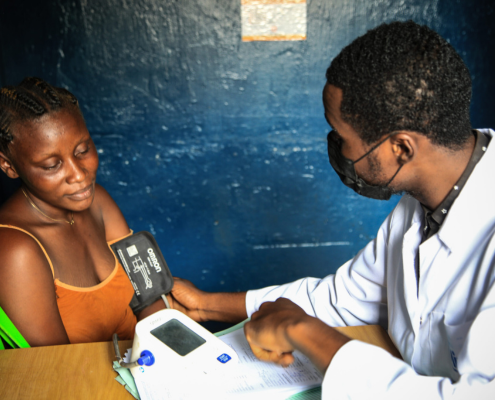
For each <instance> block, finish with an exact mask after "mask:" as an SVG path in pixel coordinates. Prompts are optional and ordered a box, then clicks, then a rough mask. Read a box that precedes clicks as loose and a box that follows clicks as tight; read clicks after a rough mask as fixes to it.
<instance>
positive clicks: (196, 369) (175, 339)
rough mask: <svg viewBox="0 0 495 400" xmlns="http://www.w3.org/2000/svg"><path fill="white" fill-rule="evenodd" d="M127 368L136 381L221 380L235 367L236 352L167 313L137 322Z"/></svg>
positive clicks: (194, 324)
mask: <svg viewBox="0 0 495 400" xmlns="http://www.w3.org/2000/svg"><path fill="white" fill-rule="evenodd" d="M136 361H137V365H136V364H134V366H133V367H131V368H130V370H131V373H132V375H133V376H134V378H135V379H136V380H137V379H141V380H142V379H145V380H149V379H158V380H164V379H167V380H168V379H170V380H173V379H175V378H174V377H179V376H181V375H182V376H183V375H184V374H186V375H188V376H191V377H192V376H200V377H202V378H204V377H205V375H210V376H211V377H214V376H219V375H220V376H225V373H229V372H230V371H231V370H233V369H234V368H233V367H235V366H236V365H237V361H238V358H237V354H236V352H235V351H234V350H233V349H232V348H231V347H230V346H228V345H226V344H225V343H224V342H222V341H221V340H220V339H219V338H217V337H216V336H214V335H213V334H212V333H211V332H209V331H208V330H206V329H205V328H203V327H202V326H201V325H199V324H198V323H197V322H195V321H193V320H192V319H191V318H189V317H187V316H186V315H185V314H183V313H181V312H180V311H177V310H173V309H167V310H161V311H158V312H157V313H155V314H152V315H150V316H149V317H147V318H145V319H143V320H142V321H140V322H138V323H137V325H136V333H135V336H134V342H133V345H132V355H131V362H133V363H134V362H136Z"/></svg>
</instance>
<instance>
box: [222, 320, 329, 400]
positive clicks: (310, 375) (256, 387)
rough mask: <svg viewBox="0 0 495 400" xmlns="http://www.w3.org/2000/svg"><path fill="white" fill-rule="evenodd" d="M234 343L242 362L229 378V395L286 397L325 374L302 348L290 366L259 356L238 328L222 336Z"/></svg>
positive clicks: (315, 381) (318, 382) (231, 396)
mask: <svg viewBox="0 0 495 400" xmlns="http://www.w3.org/2000/svg"><path fill="white" fill-rule="evenodd" d="M220 340H223V341H224V342H225V343H226V344H228V345H229V346H231V347H232V348H233V349H234V350H235V351H236V352H237V355H238V356H239V364H238V366H237V367H236V369H235V372H234V374H233V376H230V377H229V379H228V381H229V382H228V383H229V384H228V387H226V388H225V389H226V390H227V392H228V393H229V398H243V397H246V398H253V395H256V399H263V398H269V399H271V400H274V399H286V398H288V397H290V396H291V395H293V394H296V393H299V392H301V391H303V390H307V389H310V388H313V387H317V386H320V385H321V382H322V375H321V373H320V372H319V371H318V369H317V368H316V367H315V366H314V365H313V364H312V363H311V361H309V359H308V358H307V357H306V356H304V355H303V354H301V353H299V352H297V351H296V352H294V358H295V360H294V362H293V363H292V364H291V365H290V366H289V367H287V368H283V367H281V366H279V365H276V364H273V363H270V362H264V361H260V360H258V359H257V358H256V357H255V355H254V354H253V352H252V351H251V348H250V347H249V343H248V342H247V340H246V337H245V336H244V330H243V329H239V330H236V331H234V332H231V333H228V334H226V335H224V336H221V337H220Z"/></svg>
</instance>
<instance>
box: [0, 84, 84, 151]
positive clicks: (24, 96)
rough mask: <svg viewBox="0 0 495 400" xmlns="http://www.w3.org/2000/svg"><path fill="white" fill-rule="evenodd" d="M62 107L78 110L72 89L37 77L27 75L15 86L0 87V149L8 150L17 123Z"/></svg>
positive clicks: (32, 119) (33, 118) (37, 117)
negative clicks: (53, 84) (57, 85)
mask: <svg viewBox="0 0 495 400" xmlns="http://www.w3.org/2000/svg"><path fill="white" fill-rule="evenodd" d="M61 109H75V110H77V111H78V112H79V113H80V112H81V110H80V109H79V104H78V101H77V98H76V97H75V96H74V95H73V94H72V93H71V92H69V91H68V90H66V89H63V88H58V87H54V86H51V85H50V84H49V83H47V82H45V81H44V80H42V79H40V78H35V77H28V78H25V79H24V80H23V81H22V82H21V83H20V84H19V85H18V86H6V87H3V88H2V89H1V90H0V151H2V152H4V153H8V146H9V143H10V142H12V140H14V136H15V126H16V125H17V124H19V123H23V122H26V121H34V120H37V119H39V118H40V117H42V116H43V115H45V114H49V113H51V112H55V111H59V110H61Z"/></svg>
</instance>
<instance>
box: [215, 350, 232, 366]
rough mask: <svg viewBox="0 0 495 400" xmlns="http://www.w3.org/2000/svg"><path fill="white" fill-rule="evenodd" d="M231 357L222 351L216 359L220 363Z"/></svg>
mask: <svg viewBox="0 0 495 400" xmlns="http://www.w3.org/2000/svg"><path fill="white" fill-rule="evenodd" d="M231 359H232V357H230V356H229V355H228V354H226V353H223V354H222V355H221V356H219V357H217V360H218V361H220V362H221V363H222V364H225V363H226V362H227V361H230V360H231Z"/></svg>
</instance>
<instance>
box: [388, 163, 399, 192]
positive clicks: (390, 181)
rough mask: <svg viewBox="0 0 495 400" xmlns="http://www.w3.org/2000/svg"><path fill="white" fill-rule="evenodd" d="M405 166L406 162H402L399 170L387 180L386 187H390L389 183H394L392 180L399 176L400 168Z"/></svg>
mask: <svg viewBox="0 0 495 400" xmlns="http://www.w3.org/2000/svg"><path fill="white" fill-rule="evenodd" d="M403 166H404V164H402V165H401V166H400V167H399V169H398V170H397V172H396V173H395V174H394V176H392V178H390V180H389V181H388V182H387V184H386V185H385V187H388V185H390V184H391V183H392V181H393V180H394V178H395V177H396V176H397V174H398V173H399V171H400V169H401V168H402V167H403Z"/></svg>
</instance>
